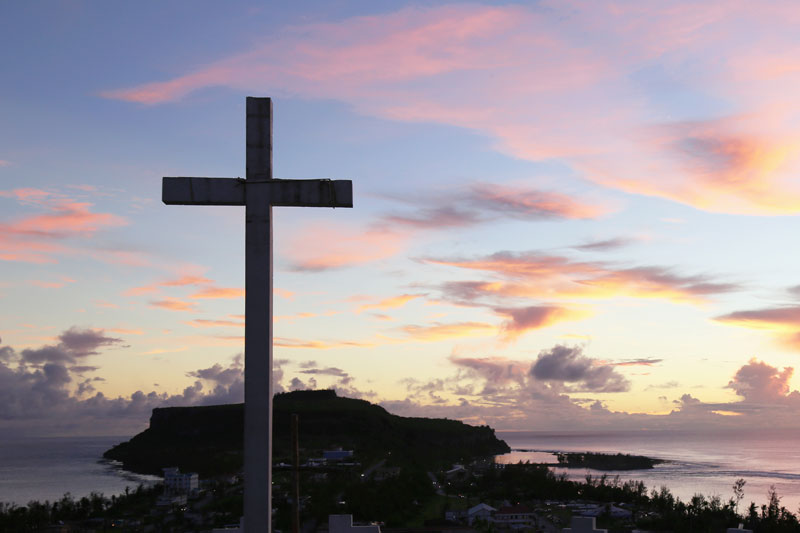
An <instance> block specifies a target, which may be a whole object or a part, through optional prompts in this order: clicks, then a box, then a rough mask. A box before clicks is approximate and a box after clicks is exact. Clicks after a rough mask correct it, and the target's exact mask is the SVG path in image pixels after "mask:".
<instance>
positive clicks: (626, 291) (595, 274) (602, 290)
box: [425, 252, 738, 305]
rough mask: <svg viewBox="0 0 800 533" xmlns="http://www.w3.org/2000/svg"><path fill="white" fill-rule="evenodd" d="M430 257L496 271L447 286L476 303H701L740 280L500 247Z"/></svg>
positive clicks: (449, 293) (450, 293) (451, 293)
mask: <svg viewBox="0 0 800 533" xmlns="http://www.w3.org/2000/svg"><path fill="white" fill-rule="evenodd" d="M425 261H428V262H431V263H435V264H440V265H447V266H452V267H458V268H461V269H465V270H475V271H481V272H486V273H490V274H493V276H494V279H493V280H491V281H452V282H446V283H444V284H443V285H442V289H443V291H444V293H445V296H446V297H447V299H449V300H451V301H454V302H462V303H470V304H472V305H474V304H475V302H476V300H477V301H479V300H480V299H481V298H486V297H489V298H495V299H496V298H500V297H524V298H541V299H574V298H591V299H598V298H599V299H602V298H610V297H615V296H627V297H633V298H660V299H666V300H672V301H677V302H688V303H698V302H702V301H704V300H706V299H707V298H708V297H709V296H712V295H714V294H722V293H726V292H730V291H733V290H736V289H737V288H738V286H737V285H736V284H733V283H725V282H720V281H717V280H715V279H713V278H711V277H709V276H706V275H688V276H687V275H681V274H677V273H675V272H673V271H672V270H671V269H669V268H666V267H657V266H645V267H628V268H625V267H620V266H618V265H612V264H610V263H604V262H586V261H575V260H572V259H569V258H568V257H564V256H559V255H553V254H541V253H537V252H527V253H510V252H499V253H496V254H492V255H489V256H484V257H479V258H475V259H425ZM498 278H499V279H498Z"/></svg>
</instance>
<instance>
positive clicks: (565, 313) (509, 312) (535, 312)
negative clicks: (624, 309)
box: [495, 305, 592, 340]
mask: <svg viewBox="0 0 800 533" xmlns="http://www.w3.org/2000/svg"><path fill="white" fill-rule="evenodd" d="M495 312H496V313H498V314H499V315H501V316H504V317H507V319H508V320H507V321H506V322H504V323H503V325H502V332H503V336H504V337H505V338H506V339H507V340H512V339H515V338H517V337H519V336H520V335H522V334H523V333H526V332H528V331H531V330H536V329H542V328H546V327H549V326H552V325H554V324H557V323H559V322H567V321H575V320H583V319H585V318H588V317H589V316H591V314H592V313H591V312H590V311H588V310H585V309H575V308H565V307H558V306H550V305H537V306H530V307H519V308H499V309H495Z"/></svg>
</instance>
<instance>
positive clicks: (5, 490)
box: [0, 436, 161, 506]
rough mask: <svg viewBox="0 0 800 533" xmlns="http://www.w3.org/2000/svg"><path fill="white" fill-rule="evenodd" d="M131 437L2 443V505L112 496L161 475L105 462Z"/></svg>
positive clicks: (11, 441) (11, 439) (156, 478)
mask: <svg viewBox="0 0 800 533" xmlns="http://www.w3.org/2000/svg"><path fill="white" fill-rule="evenodd" d="M129 439H130V437H127V436H125V437H119V436H110V437H35V438H21V437H20V438H5V437H4V438H2V439H0V502H4V503H8V504H15V505H19V506H22V505H26V504H27V503H28V502H29V501H31V500H38V501H40V502H44V501H45V500H49V501H51V502H52V501H54V500H58V499H60V498H61V497H62V496H63V495H64V494H65V493H67V492H69V493H70V494H72V496H73V497H75V498H81V497H83V496H88V495H89V494H90V493H91V492H98V493H102V494H103V495H105V496H107V497H109V496H112V495H118V494H122V493H124V492H125V487H130V488H131V489H133V488H135V487H136V486H138V485H139V484H140V483H144V484H152V483H155V482H156V481H160V480H161V478H159V477H156V476H142V475H138V474H132V473H130V472H125V471H124V470H122V469H121V468H120V467H119V464H118V463H116V462H113V461H105V460H103V452H104V451H106V450H108V449H109V448H110V447H112V446H113V445H115V444H118V443H120V442H123V441H126V440H129Z"/></svg>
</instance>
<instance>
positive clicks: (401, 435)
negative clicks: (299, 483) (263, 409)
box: [103, 390, 509, 476]
mask: <svg viewBox="0 0 800 533" xmlns="http://www.w3.org/2000/svg"><path fill="white" fill-rule="evenodd" d="M273 407H274V409H273V439H274V440H273V448H274V453H273V455H274V458H275V460H276V461H280V460H282V459H283V460H288V458H289V449H290V439H291V435H290V434H289V432H290V429H289V428H290V423H291V422H290V417H291V414H292V413H296V414H298V415H299V417H300V446H301V455H302V456H304V457H308V456H319V455H320V452H321V450H323V449H331V448H334V447H339V446H340V447H342V448H344V449H349V450H354V451H355V454H356V457H357V460H360V461H362V462H369V461H371V460H373V459H379V458H385V457H387V452H391V455H390V456H389V457H391V461H392V462H394V463H398V464H402V463H408V462H411V463H416V464H421V465H431V466H432V465H434V464H437V463H452V462H459V461H469V460H471V459H474V458H478V457H483V456H488V455H494V454H498V453H505V452H507V451H509V448H508V446H507V445H506V443H505V442H503V441H501V440H499V439H497V438H496V437H495V434H494V430H493V429H491V428H490V427H488V426H481V427H473V426H469V425H467V424H464V423H462V422H459V421H456V420H442V419H430V418H405V417H400V416H396V415H392V414H390V413H388V412H387V411H386V410H385V409H383V408H382V407H380V406H377V405H373V404H371V403H369V402H366V401H364V400H354V399H350V398H339V397H338V396H336V393H335V392H334V391H327V390H326V391H296V392H290V393H285V394H278V395H276V396H275V399H274V404H273ZM243 427H244V406H243V404H232V405H214V406H204V407H168V408H159V409H153V414H152V416H151V417H150V427H149V428H148V429H146V430H145V431H143V432H142V433H140V434H138V435H136V436H135V437H133V438H132V439H131V440H130V441H128V442H123V443H121V444H119V445H117V446H115V447H113V448H112V449H110V450H108V451H107V452H106V453H105V454H103V455H104V457H106V458H108V459H115V460H118V461H121V462H122V463H123V465H124V468H125V469H127V470H131V471H134V472H140V473H153V474H160V473H161V468H162V467H165V466H178V467H180V468H181V470H183V471H193V472H199V473H200V474H201V475H205V476H207V475H214V474H222V473H233V472H236V471H238V470H240V469H241V465H242V440H243V435H242V433H243Z"/></svg>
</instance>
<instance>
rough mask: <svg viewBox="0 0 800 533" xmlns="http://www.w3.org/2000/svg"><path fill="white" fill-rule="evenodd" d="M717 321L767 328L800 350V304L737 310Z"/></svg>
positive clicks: (783, 341) (786, 343)
mask: <svg viewBox="0 0 800 533" xmlns="http://www.w3.org/2000/svg"><path fill="white" fill-rule="evenodd" d="M714 320H715V321H716V322H720V323H722V324H729V325H732V326H739V327H743V328H750V329H760V330H765V331H768V332H770V333H773V334H774V335H776V337H777V339H778V341H779V342H780V343H781V344H783V345H785V346H788V347H789V348H792V349H794V350H800V306H790V307H775V308H767V309H756V310H750V311H736V312H733V313H729V314H727V315H722V316H718V317H716V318H714Z"/></svg>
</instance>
